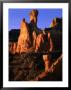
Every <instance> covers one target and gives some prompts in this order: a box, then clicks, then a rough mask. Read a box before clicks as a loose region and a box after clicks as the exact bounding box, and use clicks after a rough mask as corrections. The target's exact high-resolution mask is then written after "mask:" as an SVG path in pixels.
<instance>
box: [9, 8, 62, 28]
mask: <svg viewBox="0 0 71 90" xmlns="http://www.w3.org/2000/svg"><path fill="white" fill-rule="evenodd" d="M31 10H32V9H9V12H8V13H9V24H8V25H9V30H11V29H19V28H20V23H21V20H22V19H23V18H25V19H26V21H27V22H28V23H29V22H30V17H29V12H30V11H31ZM37 10H38V11H39V15H38V23H37V26H38V28H42V29H44V28H45V27H47V28H48V27H49V26H50V24H51V22H52V20H53V19H54V18H56V17H59V18H61V17H62V9H37Z"/></svg>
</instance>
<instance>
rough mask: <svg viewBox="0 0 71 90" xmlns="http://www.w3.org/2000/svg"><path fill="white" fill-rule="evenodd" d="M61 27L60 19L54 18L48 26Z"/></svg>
mask: <svg viewBox="0 0 71 90" xmlns="http://www.w3.org/2000/svg"><path fill="white" fill-rule="evenodd" d="M61 26H62V19H61V18H54V19H53V21H52V22H51V24H50V27H51V28H52V27H58V28H59V27H61Z"/></svg>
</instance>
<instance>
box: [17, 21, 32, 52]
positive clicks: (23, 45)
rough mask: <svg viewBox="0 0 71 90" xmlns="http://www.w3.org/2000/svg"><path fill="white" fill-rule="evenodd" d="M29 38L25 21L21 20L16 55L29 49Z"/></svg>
mask: <svg viewBox="0 0 71 90" xmlns="http://www.w3.org/2000/svg"><path fill="white" fill-rule="evenodd" d="M30 44H31V42H30V36H29V28H28V24H27V23H26V21H25V19H23V20H22V22H21V26H20V35H19V38H18V44H17V51H16V52H18V53H22V52H25V51H26V50H27V49H28V48H30Z"/></svg>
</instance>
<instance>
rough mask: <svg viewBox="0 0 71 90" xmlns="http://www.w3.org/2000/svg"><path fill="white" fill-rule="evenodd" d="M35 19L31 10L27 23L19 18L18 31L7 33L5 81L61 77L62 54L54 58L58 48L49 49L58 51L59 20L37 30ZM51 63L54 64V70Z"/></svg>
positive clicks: (36, 12) (60, 44)
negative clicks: (7, 54) (7, 62)
mask: <svg viewBox="0 0 71 90" xmlns="http://www.w3.org/2000/svg"><path fill="white" fill-rule="evenodd" d="M37 18H38V11H37V10H35V9H34V10H32V11H31V12H30V23H27V22H26V21H25V19H23V20H22V21H21V25H20V30H18V31H19V32H17V30H16V31H13V30H12V31H13V32H12V31H10V33H9V37H10V38H9V52H10V53H9V80H12V81H30V80H39V79H40V80H43V79H44V78H46V80H47V81H48V80H58V81H59V80H62V67H61V66H62V62H61V61H62V56H61V58H60V60H59V59H57V58H58V57H59V56H60V55H61V53H62V51H61V52H55V53H53V52H51V51H52V49H54V50H62V26H61V25H62V20H61V19H58V18H56V19H54V20H53V21H52V23H51V27H50V28H47V29H46V31H43V32H42V31H40V32H39V30H38V28H37ZM14 32H15V33H14ZM13 33H14V34H13ZM14 36H16V37H14ZM52 42H53V43H52ZM35 51H36V52H35ZM47 51H50V53H49V54H48V53H47ZM23 52H30V53H23ZM31 52H32V53H31ZM45 53H46V54H45ZM59 61H60V62H59ZM55 65H56V66H58V67H57V69H56V71H55V70H54V66H55ZM53 70H54V74H53V72H51V71H53ZM59 70H60V71H59ZM50 74H51V75H50ZM57 74H58V75H57Z"/></svg>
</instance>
